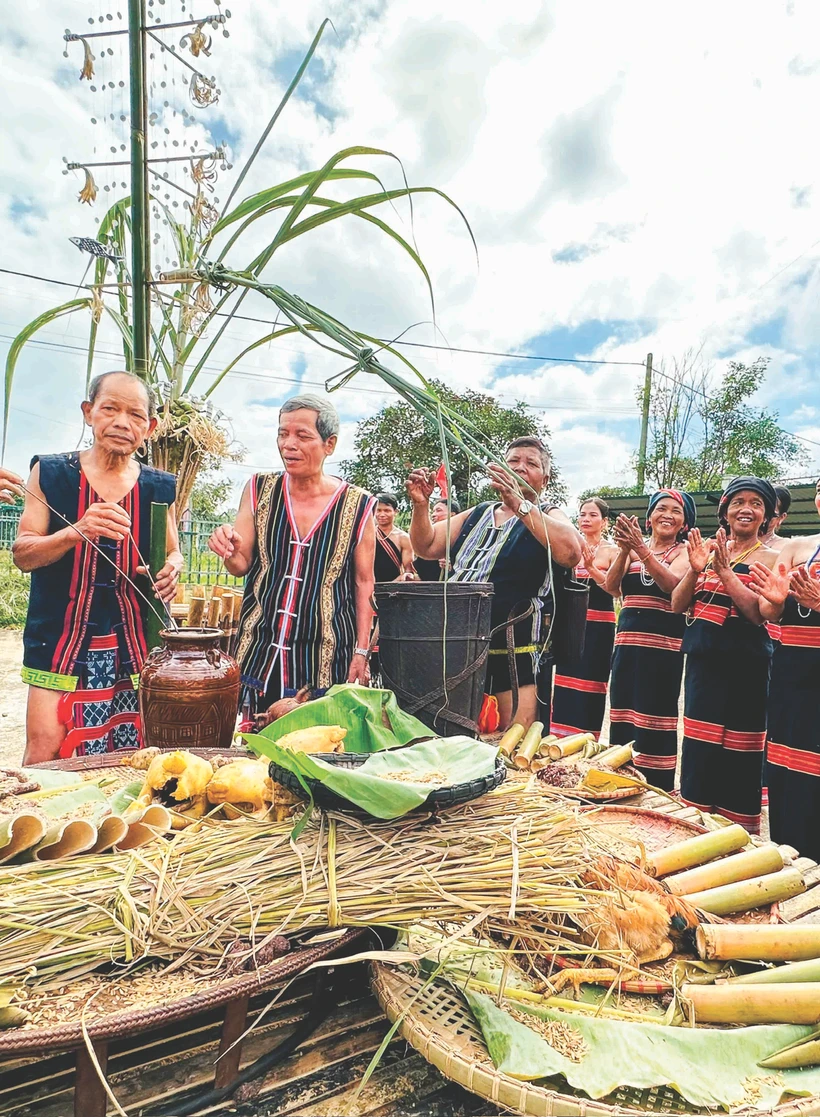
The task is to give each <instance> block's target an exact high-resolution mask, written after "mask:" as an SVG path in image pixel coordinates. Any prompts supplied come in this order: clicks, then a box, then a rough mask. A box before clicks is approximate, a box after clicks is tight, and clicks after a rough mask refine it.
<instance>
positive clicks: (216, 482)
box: [190, 475, 236, 524]
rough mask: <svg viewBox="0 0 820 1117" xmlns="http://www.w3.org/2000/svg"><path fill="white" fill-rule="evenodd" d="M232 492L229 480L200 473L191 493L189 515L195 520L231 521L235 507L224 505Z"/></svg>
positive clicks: (234, 514)
mask: <svg viewBox="0 0 820 1117" xmlns="http://www.w3.org/2000/svg"><path fill="white" fill-rule="evenodd" d="M232 492H233V486H232V485H231V482H230V481H229V480H228V479H227V478H226V477H223V478H222V479H221V480H220V479H219V478H216V477H209V476H207V475H205V476H202V475H200V477H199V479H198V480H197V483H196V484H195V485H194V489H193V492H192V493H191V504H190V508H191V516H192V517H193V518H194V519H195V520H221V521H222V522H223V523H226V524H228V523H232V522H233V521H234V519H235V518H236V509H235V508H228V507H226V505H227V503H228V500H229V499H230V497H231V494H232Z"/></svg>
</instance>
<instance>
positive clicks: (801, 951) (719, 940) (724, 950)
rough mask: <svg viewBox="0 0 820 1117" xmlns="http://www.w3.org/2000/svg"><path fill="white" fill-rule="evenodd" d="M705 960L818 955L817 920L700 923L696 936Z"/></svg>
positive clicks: (786, 959)
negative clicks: (789, 923)
mask: <svg viewBox="0 0 820 1117" xmlns="http://www.w3.org/2000/svg"><path fill="white" fill-rule="evenodd" d="M695 941H696V944H697V949H698V955H699V956H700V958H701V959H702V961H704V962H740V961H745V962H791V961H800V960H802V959H804V958H820V924H808V925H805V926H799V927H795V926H783V925H780V926H775V925H774V924H765V923H702V924H701V925H700V927H698V930H697V934H696V936H695Z"/></svg>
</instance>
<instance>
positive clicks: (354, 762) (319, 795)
mask: <svg viewBox="0 0 820 1117" xmlns="http://www.w3.org/2000/svg"><path fill="white" fill-rule="evenodd" d="M373 755H374V754H373V753H365V752H325V753H322V754H321V755H319V756H316V757H315V759H316V760H324V761H325V763H327V764H336V765H337V766H338V767H339V768H358V767H359V766H360V765H361V764H364V762H365V761H366V760H368V759H369V758H370V757H371V756H373ZM270 775H271V779H272V780H275V781H276V783H280V784H282V786H283V787H286V788H287V789H288V791H292V792H293V794H294V795H298V796H299V797H300V798H301V799H307V795H306V793H305V789H304V788H303V787H302V785H301V784H300V783H299V780H298V779H297V778H296V776H295V775H294V774H293V772H291V771H289V770H288V769H287V768H282V767H280V765H278V764H276V763H274V762H273V761H271V764H270ZM506 775H507V769H506V767H505V766H504V761H503V760H502V758H501V756H500V755H499V756H497V757H496V759H495V771H493V772H492V773H491V774H490V775H489V776H482V778H481V779H478V780H470V782H469V783H456V784H453V785H452V787H437V788H436V789H435V790H434V791H431V792H430V794H429V795H428V796H427V798H426V799H425V800H424V802H423V803H421V804H419V806H418V807H417V808H416V810H420V811H423V810H426V811H430V810H436V811H438V810H441V809H442V808H443V807H457V806H459V805H460V804H461V803H469V801H470V800H471V799H478V798H479V797H480V796H481V795H486V794H487V792H488V791H492V790H493V788H496V787H498V786H499V784H502V783H503V782H504V779H505V777H506ZM305 783H306V784H307V785H308V787H309V788H310V790H311V792H312V794H313V800H314V802H315V803H317V804H318V806H320V807H325V808H326V809H327V810H333V811H357V810H359V808H358V807H357V806H356V805H355V803H351V802H350V800H349V799H345V798H343V797H342V796H341V795H337V794H336V792H335V791H331V790H330V788H329V787H325V785H324V784H323V783H321V782H320V781H319V780H312V779H309V778H307V777H305Z"/></svg>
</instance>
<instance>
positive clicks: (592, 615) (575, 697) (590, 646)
mask: <svg viewBox="0 0 820 1117" xmlns="http://www.w3.org/2000/svg"><path fill="white" fill-rule="evenodd" d="M578 575H579V572H578V571H576V577H578ZM595 590H597V591H598V592H597V594H595V593H594V591H595ZM601 606H602V607H601ZM614 641H615V612H614V609H613V607H612V598H611V597H610V596H609V594H607V593H604V591H603V590H602V589H601V588H600V587H599V586H597V585H595V583H594V582H590V608H589V609H587V626H586V635H585V637H584V654H583V656H582V657H581V662H580V664H578V665H577V666H573V667H568V666H565V665H564V664H562V663H561V662H560V661H559V662H558V663H557V664H556V668H555V689H554V690H553V695H552V723H551V726H550V731H551V732H552V733H555V734H556V736H558V737H568V736H570V735H571V734H573V733H594V734H595V739H596V740H597V739H598V735H599V733H600V731H601V726H602V725H603V723H604V710H605V708H606V691H607V683H608V680H609V671H610V667H611V665H612V645H613V643H614Z"/></svg>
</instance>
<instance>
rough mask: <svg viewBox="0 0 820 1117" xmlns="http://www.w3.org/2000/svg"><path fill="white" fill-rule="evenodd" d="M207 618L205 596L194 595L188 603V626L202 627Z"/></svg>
mask: <svg viewBox="0 0 820 1117" xmlns="http://www.w3.org/2000/svg"><path fill="white" fill-rule="evenodd" d="M204 618H205V598H204V597H192V598H191V601H190V604H189V605H188V628H201V626H202V621H203V620H204Z"/></svg>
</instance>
